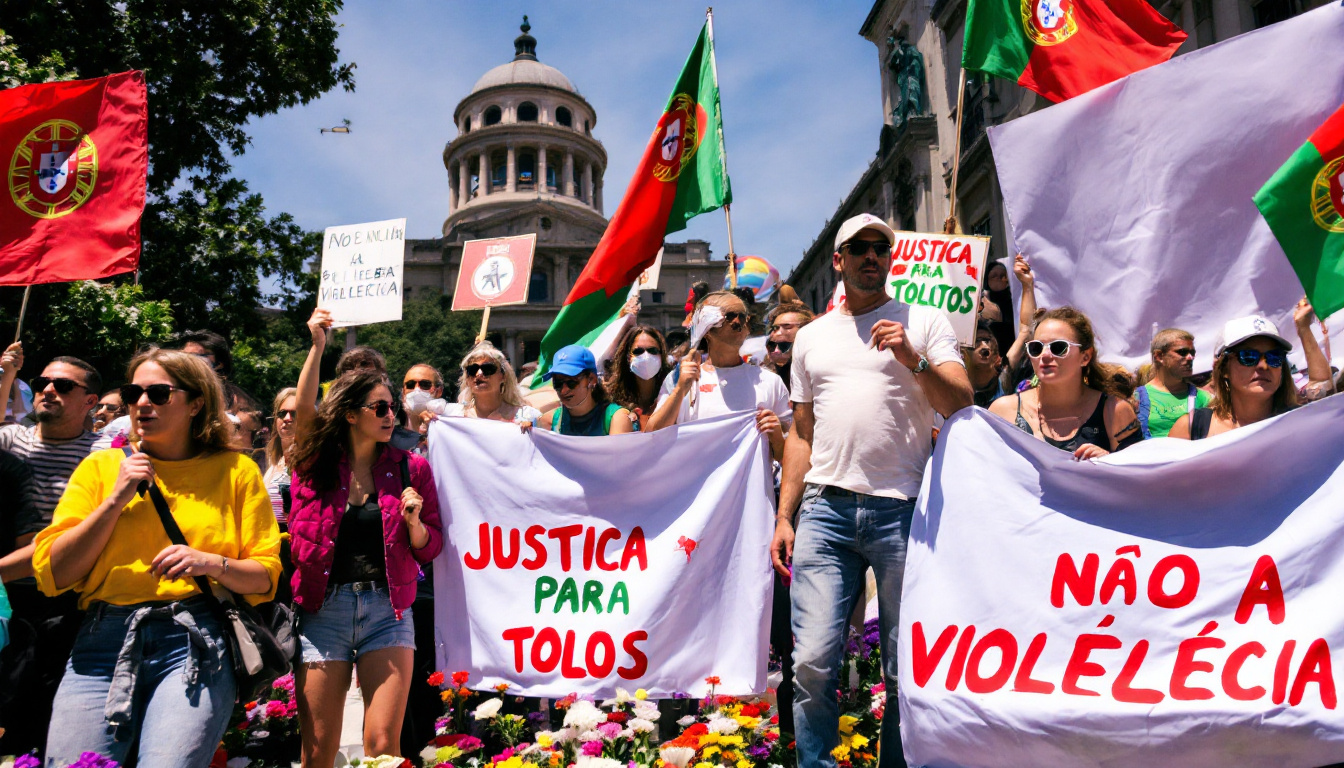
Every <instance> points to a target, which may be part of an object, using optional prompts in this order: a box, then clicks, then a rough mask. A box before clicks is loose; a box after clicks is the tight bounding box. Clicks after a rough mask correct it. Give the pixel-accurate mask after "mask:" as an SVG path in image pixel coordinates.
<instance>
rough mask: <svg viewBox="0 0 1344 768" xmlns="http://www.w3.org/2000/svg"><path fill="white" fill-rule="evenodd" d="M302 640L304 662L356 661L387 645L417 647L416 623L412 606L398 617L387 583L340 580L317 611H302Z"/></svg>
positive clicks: (300, 625) (300, 636)
mask: <svg viewBox="0 0 1344 768" xmlns="http://www.w3.org/2000/svg"><path fill="white" fill-rule="evenodd" d="M299 642H300V643H301V645H302V647H303V663H304V664H313V663H316V662H323V661H354V660H356V659H358V658H359V657H360V656H363V655H364V654H366V653H369V652H370V651H381V650H382V649H384V648H410V649H412V650H414V649H415V625H414V623H412V621H411V609H410V608H407V609H406V610H405V611H404V612H402V614H401V620H400V621H398V620H397V616H396V614H395V613H393V612H392V596H391V594H389V593H388V591H387V586H386V585H384V584H377V585H375V584H374V583H372V582H361V583H358V584H340V585H338V586H335V587H333V588H331V589H330V590H328V592H327V599H326V600H325V601H324V602H323V603H322V608H321V610H319V611H318V612H317V613H308V612H307V611H299Z"/></svg>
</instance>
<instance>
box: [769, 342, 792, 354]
mask: <svg viewBox="0 0 1344 768" xmlns="http://www.w3.org/2000/svg"><path fill="white" fill-rule="evenodd" d="M765 348H766V349H768V350H770V351H771V352H788V351H789V350H790V349H793V342H792V341H767V342H765Z"/></svg>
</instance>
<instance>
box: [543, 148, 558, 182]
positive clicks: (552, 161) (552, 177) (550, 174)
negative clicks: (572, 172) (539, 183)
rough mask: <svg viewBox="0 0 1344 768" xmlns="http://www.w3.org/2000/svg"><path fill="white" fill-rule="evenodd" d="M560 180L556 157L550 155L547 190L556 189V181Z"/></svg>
mask: <svg viewBox="0 0 1344 768" xmlns="http://www.w3.org/2000/svg"><path fill="white" fill-rule="evenodd" d="M559 178H560V175H559V174H558V173H556V172H555V156H554V155H549V154H548V155H547V156H546V186H547V188H549V189H555V187H556V180H557V179H559Z"/></svg>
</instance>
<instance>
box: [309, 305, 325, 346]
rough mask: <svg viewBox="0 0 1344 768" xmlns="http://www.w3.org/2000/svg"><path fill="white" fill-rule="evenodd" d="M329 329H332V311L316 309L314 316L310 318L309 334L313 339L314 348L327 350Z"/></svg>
mask: <svg viewBox="0 0 1344 768" xmlns="http://www.w3.org/2000/svg"><path fill="white" fill-rule="evenodd" d="M329 328H331V311H330V310H326V309H322V308H321V307H319V308H317V309H314V310H313V316H312V317H310V318H308V333H309V334H310V335H311V336H312V337H313V346H314V347H316V348H318V349H325V348H326V346H327V330H328V329H329Z"/></svg>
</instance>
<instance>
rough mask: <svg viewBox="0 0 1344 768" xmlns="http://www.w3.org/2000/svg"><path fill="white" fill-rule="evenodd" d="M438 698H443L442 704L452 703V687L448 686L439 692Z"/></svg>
mask: <svg viewBox="0 0 1344 768" xmlns="http://www.w3.org/2000/svg"><path fill="white" fill-rule="evenodd" d="M439 698H440V699H443V703H444V704H452V703H453V689H452V688H449V689H448V690H446V691H444V692H443V693H440V694H439Z"/></svg>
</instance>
